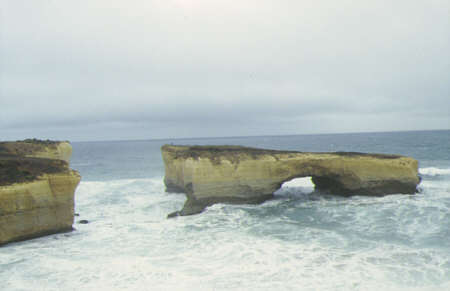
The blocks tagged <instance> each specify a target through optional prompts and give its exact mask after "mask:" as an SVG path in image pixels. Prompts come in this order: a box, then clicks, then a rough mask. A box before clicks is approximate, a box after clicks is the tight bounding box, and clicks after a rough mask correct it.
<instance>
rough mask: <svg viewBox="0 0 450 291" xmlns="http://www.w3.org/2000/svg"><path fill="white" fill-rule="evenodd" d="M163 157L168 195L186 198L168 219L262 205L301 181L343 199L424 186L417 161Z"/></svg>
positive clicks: (224, 151)
mask: <svg viewBox="0 0 450 291" xmlns="http://www.w3.org/2000/svg"><path fill="white" fill-rule="evenodd" d="M161 152H162V157H163V160H164V164H165V171H166V173H165V178H164V182H165V185H166V190H167V191H168V192H181V193H186V195H187V201H186V203H185V205H184V207H183V209H182V210H181V211H177V212H174V213H172V214H170V215H169V217H172V216H177V215H190V214H195V213H199V212H201V211H203V209H204V208H205V207H207V206H209V205H212V204H214V203H221V202H225V203H260V202H263V201H265V200H267V199H270V198H271V197H272V196H273V193H274V192H275V191H276V190H278V189H279V188H280V187H281V185H282V184H283V183H284V182H286V181H289V180H292V179H294V178H300V177H309V176H311V177H312V181H313V183H314V184H315V188H316V190H319V191H327V192H330V193H332V194H337V195H343V196H350V195H373V196H382V195H387V194H397V193H399V194H413V193H415V192H416V188H417V185H418V183H419V182H420V179H419V176H418V162H417V160H415V159H413V158H409V157H404V156H399V155H386V154H365V153H352V152H336V153H306V152H295V151H276V150H265V149H255V148H247V147H241V146H172V145H164V146H163V147H162V148H161Z"/></svg>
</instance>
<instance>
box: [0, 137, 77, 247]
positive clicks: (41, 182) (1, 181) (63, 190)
mask: <svg viewBox="0 0 450 291" xmlns="http://www.w3.org/2000/svg"><path fill="white" fill-rule="evenodd" d="M71 153H72V147H71V146H70V144H69V143H68V142H51V141H38V140H26V141H20V142H2V143H0V245H1V244H4V243H8V242H11V241H17V240H23V239H28V238H33V237H37V236H41V235H45V234H50V233H56V232H62V231H68V230H71V229H72V224H73V219H74V193H75V189H76V187H77V185H78V183H79V182H80V175H79V174H78V172H76V171H74V170H71V169H70V168H69V164H68V162H69V160H70V155H71Z"/></svg>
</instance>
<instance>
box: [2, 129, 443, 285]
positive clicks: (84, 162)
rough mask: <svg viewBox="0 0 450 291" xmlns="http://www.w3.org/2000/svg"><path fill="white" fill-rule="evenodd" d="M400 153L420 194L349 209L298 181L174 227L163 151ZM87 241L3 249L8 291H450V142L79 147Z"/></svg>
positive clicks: (432, 134) (370, 137)
mask: <svg viewBox="0 0 450 291" xmlns="http://www.w3.org/2000/svg"><path fill="white" fill-rule="evenodd" d="M165 143H174V144H239V145H245V146H254V147H261V148H273V149H286V150H299V151H361V152H379V153H397V154H403V155H408V156H412V157H414V158H416V159H418V160H419V167H420V174H421V176H422V179H423V180H422V183H421V185H420V189H421V193H419V194H417V195H388V196H385V197H381V198H371V197H360V196H355V197H351V198H342V197H336V196H331V195H321V194H312V193H311V192H312V185H311V181H310V180H309V179H299V180H295V181H292V182H290V183H285V184H284V185H283V187H282V189H280V190H279V191H277V193H276V196H275V199H273V200H270V201H267V202H265V203H263V204H262V205H225V204H217V205H214V206H212V207H209V208H208V209H207V210H206V211H205V212H204V213H202V214H200V215H195V216H188V217H179V218H176V219H166V215H167V214H168V213H170V212H172V211H175V210H178V209H180V208H181V207H182V205H183V203H184V200H185V197H184V195H181V194H169V193H165V192H164V184H163V176H164V167H163V163H162V160H161V153H160V147H161V145H163V144H165ZM73 149H74V153H73V158H72V168H74V169H77V170H79V171H80V173H81V175H82V176H83V180H82V182H81V184H80V186H79V187H78V189H77V191H76V212H77V213H79V214H80V216H79V217H76V220H80V219H87V220H89V221H90V223H89V224H77V223H76V224H75V227H76V231H74V232H71V233H66V234H57V235H52V236H48V237H44V238H38V239H34V240H30V241H25V242H20V243H13V244H9V245H7V246H4V247H2V248H0V282H2V283H1V284H0V290H81V289H82V290H191V289H196V290H273V289H274V288H277V289H279V290H450V131H424V132H401V133H398V132H397V133H370V134H369V133H367V134H335V135H297V136H276V137H239V138H238V137H237V138H215V139H184V140H157V141H117V142H85V143H73Z"/></svg>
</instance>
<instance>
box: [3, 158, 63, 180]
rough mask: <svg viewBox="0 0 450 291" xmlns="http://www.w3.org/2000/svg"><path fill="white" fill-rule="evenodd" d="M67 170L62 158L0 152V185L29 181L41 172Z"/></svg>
mask: <svg viewBox="0 0 450 291" xmlns="http://www.w3.org/2000/svg"><path fill="white" fill-rule="evenodd" d="M68 171H69V167H68V164H67V163H66V162H64V161H62V160H51V159H41V158H26V157H19V156H14V155H2V154H0V186H5V185H10V184H14V183H22V182H30V181H33V180H35V179H36V178H38V177H39V176H40V175H42V174H53V173H61V172H68Z"/></svg>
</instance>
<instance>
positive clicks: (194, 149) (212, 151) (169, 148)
mask: <svg viewBox="0 0 450 291" xmlns="http://www.w3.org/2000/svg"><path fill="white" fill-rule="evenodd" d="M161 150H162V151H163V152H171V153H173V154H174V155H175V157H176V158H193V159H198V158H210V159H217V158H221V157H225V158H230V157H232V156H238V155H247V156H250V157H252V158H255V159H256V158H258V157H261V156H264V155H271V156H277V155H284V154H288V155H292V154H295V155H298V154H307V155H335V156H340V157H355V158H358V157H369V158H378V159H398V158H402V157H403V156H400V155H388V154H376V153H357V152H299V151H280V150H269V149H259V148H251V147H244V146H236V145H219V146H199V145H192V146H186V145H179V146H174V145H163V146H162V147H161Z"/></svg>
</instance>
